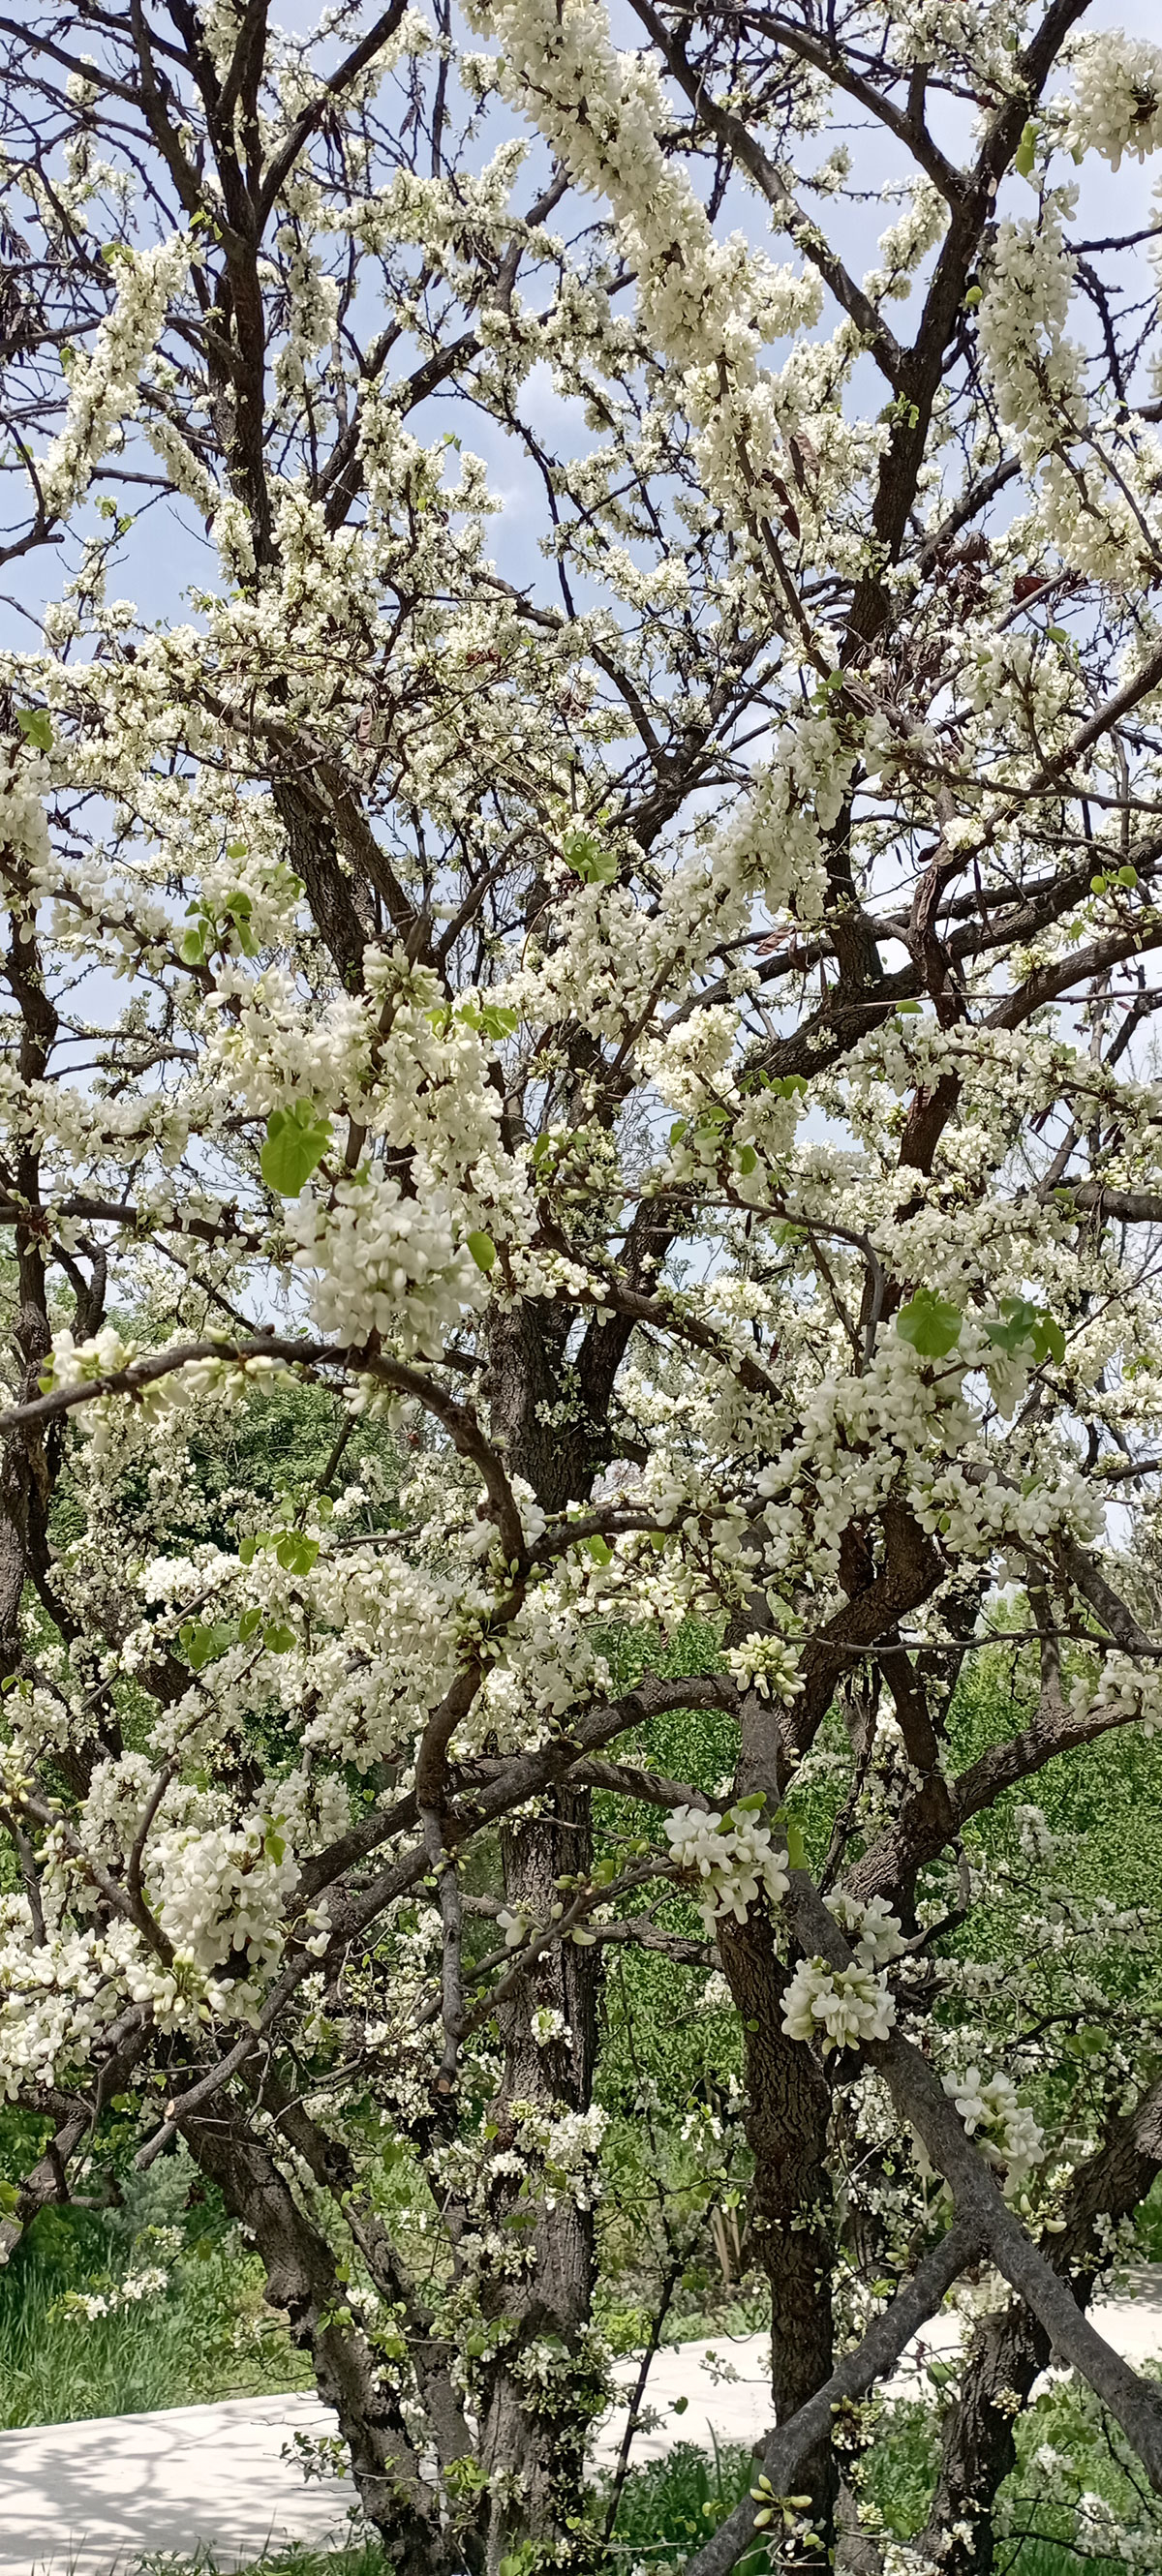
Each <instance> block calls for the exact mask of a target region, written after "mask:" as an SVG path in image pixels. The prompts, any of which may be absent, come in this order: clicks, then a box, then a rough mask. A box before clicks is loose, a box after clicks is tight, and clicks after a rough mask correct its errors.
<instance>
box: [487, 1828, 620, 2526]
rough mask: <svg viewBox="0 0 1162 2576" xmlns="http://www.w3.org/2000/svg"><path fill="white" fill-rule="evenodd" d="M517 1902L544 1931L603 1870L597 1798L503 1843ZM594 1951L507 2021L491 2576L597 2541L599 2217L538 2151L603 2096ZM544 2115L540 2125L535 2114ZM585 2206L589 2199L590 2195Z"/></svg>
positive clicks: (559, 1959)
mask: <svg viewBox="0 0 1162 2576" xmlns="http://www.w3.org/2000/svg"><path fill="white" fill-rule="evenodd" d="M503 1848H504V1879H505V1891H506V1896H507V1901H508V1903H509V1905H510V1906H512V1907H513V1908H514V1909H515V1908H516V1907H518V1906H523V1907H526V1908H527V1909H528V1911H529V1913H530V1914H531V1915H532V1916H534V1917H535V1918H536V1919H538V1920H540V1921H544V1920H545V1919H546V1918H547V1916H548V1914H549V1913H550V1911H551V1908H552V1906H553V1905H554V1904H555V1903H556V1902H557V1901H558V1898H557V1890H556V1882H557V1880H558V1878H561V1877H566V1876H568V1877H571V1876H572V1875H573V1874H574V1873H575V1872H577V1871H579V1870H580V1871H584V1870H585V1869H586V1868H587V1867H588V1865H589V1862H590V1860H591V1858H592V1841H591V1830H590V1821H589V1795H588V1792H587V1791H583V1790H576V1789H568V1788H561V1789H559V1790H558V1791H557V1792H556V1793H555V1795H554V1797H553V1799H552V1802H551V1805H550V1806H549V1807H548V1808H547V1809H546V1810H545V1811H544V1812H543V1813H542V1814H540V1815H539V1816H536V1817H534V1818H532V1819H529V1820H525V1819H521V1820H519V1821H517V1822H515V1823H513V1824H511V1825H509V1826H508V1827H507V1828H506V1830H505V1833H504V1837H503ZM598 1956H599V1953H598V1952H597V1951H596V1950H595V1949H588V1948H585V1949H578V1948H577V1947H576V1946H575V1944H573V1943H570V1942H564V1943H561V1944H560V1945H558V1946H557V1947H555V1948H552V1949H548V1950H546V1951H544V1952H543V1953H542V1954H541V1956H540V1958H539V1959H538V1961H537V1964H536V1968H535V1970H534V1971H533V1972H532V1973H531V1974H530V1976H529V1977H527V1978H526V1979H523V1980H522V1981H521V1983H520V1985H519V1986H518V1987H517V1988H516V1990H515V1992H514V1994H513V1996H512V1998H511V2000H510V2002H509V2004H508V2005H507V2007H506V2008H505V2011H504V2019H503V2036H504V2044H505V2070H504V2084H503V2089H502V2093H501V2098H500V2101H499V2103H498V2105H497V2114H496V2116H497V2136H496V2140H495V2147H496V2152H497V2154H498V2156H499V2157H501V2158H507V2157H508V2156H509V2155H512V2154H515V2156H516V2157H517V2158H519V2159H520V2162H521V2165H522V2166H523V2170H518V2171H517V2172H515V2173H510V2172H503V2173H501V2174H500V2175H498V2177H497V2181H496V2184H495V2186H494V2189H493V2192H492V2195H491V2214H492V2218H493V2222H494V2224H495V2226H496V2227H497V2228H498V2229H499V2230H501V2231H503V2232H504V2233H505V2234H506V2235H507V2236H508V2238H509V2240H510V2244H511V2252H510V2254H509V2256H508V2261H507V2267H506V2270H505V2271H503V2272H501V2271H499V2270H491V2271H490V2272H489V2274H487V2275H486V2276H485V2278H484V2281H483V2282H482V2287H481V2305H482V2308H483V2311H484V2314H485V2316H486V2317H487V2318H489V2319H490V2320H493V2321H496V2320H499V2319H500V2318H504V2319H505V2321H506V2323H507V2327H508V2334H507V2338H506V2340H505V2342H504V2344H503V2346H502V2347H501V2349H500V2351H499V2353H498V2355H497V2358H496V2362H495V2365H494V2368H493V2370H492V2372H491V2375H490V2381H489V2385H488V2390H487V2396H486V2401H485V2405H484V2409H483V2414H482V2424H481V2458H482V2462H483V2465H484V2467H485V2468H486V2470H487V2471H488V2473H489V2475H490V2477H492V2478H493V2480H494V2481H495V2486H494V2491H493V2494H492V2496H491V2499H490V2512H489V2524H488V2556H487V2567H488V2576H495V2571H496V2569H497V2568H498V2566H499V2564H500V2560H501V2558H502V2556H503V2555H504V2554H505V2551H506V2550H507V2549H509V2548H511V2547H512V2545H513V2544H514V2542H517V2541H519V2540H520V2539H521V2538H522V2537H523V2536H524V2535H525V2534H526V2533H531V2534H533V2535H535V2537H536V2538H537V2539H538V2540H539V2541H541V2542H551V2543H553V2544H555V2546H556V2547H557V2549H558V2552H559V2553H560V2554H559V2559H558V2563H560V2564H569V2565H573V2566H579V2565H581V2564H582V2563H583V2562H584V2559H585V2554H586V2548H587V2542H586V2540H585V2536H584V2535H582V2534H579V2533H577V2532H575V2531H571V2529H570V2524H571V2522H572V2521H573V2519H574V2518H575V2516H576V2512H577V2504H578V2498H579V2495H580V2491H581V2485H582V2480H583V2472H584V2458H585V2443H586V2438H587V2434H588V2430H589V2414H588V2412H587V2407H586V2400H587V2397H590V2396H591V2397H592V2400H593V2403H594V2405H596V2404H597V2403H599V2400H600V2375H599V2374H596V2373H595V2374H593V2375H592V2377H590V2376H589V2374H588V2373H587V2369H586V2361H585V2351H584V2344H585V2335H586V2329H587V2327H588V2322H589V2306H590V2298H591V2294H592V2286H593V2213H592V2210H591V2209H590V2208H587V2207H585V2206H583V2205H581V2202H579V2201H578V2199H577V2198H576V2197H575V2195H574V2193H573V2191H572V2190H571V2189H570V2188H568V2187H566V2188H565V2189H564V2190H561V2189H560V2187H557V2188H554V2187H553V2184H552V2181H551V2178H550V2179H549V2180H548V2181H546V2178H545V2177H544V2175H543V2172H542V2170H541V2169H540V2160H539V2158H538V2157H537V2155H536V2153H535V2150H534V2149H533V2146H532V2134H533V2131H534V2129H535V2126H536V2120H537V2115H538V2114H539V2115H540V2116H541V2118H543V2119H551V2118H553V2117H556V2116H559V2115H560V2113H561V2112H562V2111H564V2112H584V2111H586V2110H587V2109H588V2108H589V2104H590V2102H591V2099H592V2092H593V2068H594V2060H595V2054H596V1998H597V1974H598V1970H597V1960H598ZM544 2007H547V2008H548V2009H549V2010H550V2011H552V2012H553V2013H555V2014H558V2015H559V2016H560V2017H561V2021H562V2022H563V2025H564V2027H563V2028H562V2029H559V2030H558V2031H557V2033H556V2035H555V2036H554V2037H552V2038H551V2039H550V2040H549V2041H548V2042H547V2043H546V2042H544V2041H541V2040H538V2038H537V2035H536V2030H535V2027H534V2014H535V2013H536V2012H537V2011H538V2010H540V2009H542V2008H544ZM530 2113H531V2114H532V2115H533V2116H532V2120H531V2121H530V2118H529V2114H530ZM582 2198H584V2195H583V2196H582ZM537 2345H542V2346H544V2347H546V2349H547V2351H548V2352H549V2354H552V2353H554V2352H556V2353H557V2354H558V2355H560V2356H562V2357H563V2354H564V2353H567V2354H569V2355H570V2356H571V2360H570V2364H569V2367H568V2371H567V2374H564V2375H561V2376H558V2375H557V2374H556V2373H555V2372H554V2371H553V2369H552V2367H551V2364H550V2369H549V2375H548V2376H547V2377H536V2376H531V2375H529V2374H530V2364H531V2362H532V2359H533V2347H534V2346H537Z"/></svg>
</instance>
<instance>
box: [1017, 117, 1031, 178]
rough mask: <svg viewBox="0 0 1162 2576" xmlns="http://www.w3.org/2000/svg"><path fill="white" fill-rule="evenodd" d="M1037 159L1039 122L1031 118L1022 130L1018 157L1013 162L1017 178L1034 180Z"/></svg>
mask: <svg viewBox="0 0 1162 2576" xmlns="http://www.w3.org/2000/svg"><path fill="white" fill-rule="evenodd" d="M1036 158H1037V120H1036V118H1035V117H1032V116H1031V117H1030V118H1029V122H1028V124H1027V125H1026V126H1025V127H1024V128H1023V130H1022V134H1021V140H1020V142H1019V144H1018V145H1017V151H1016V156H1015V159H1014V161H1013V168H1014V170H1015V171H1016V173H1017V177H1018V178H1019V179H1031V178H1032V176H1033V164H1034V162H1035V160H1036Z"/></svg>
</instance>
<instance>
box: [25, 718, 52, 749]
mask: <svg viewBox="0 0 1162 2576" xmlns="http://www.w3.org/2000/svg"><path fill="white" fill-rule="evenodd" d="M16 721H17V724H18V725H19V727H20V730H21V733H22V734H23V736H24V739H25V741H26V742H30V743H31V744H32V746H33V749H34V750H35V751H51V750H52V720H51V717H50V716H49V713H48V709H47V707H17V710H16Z"/></svg>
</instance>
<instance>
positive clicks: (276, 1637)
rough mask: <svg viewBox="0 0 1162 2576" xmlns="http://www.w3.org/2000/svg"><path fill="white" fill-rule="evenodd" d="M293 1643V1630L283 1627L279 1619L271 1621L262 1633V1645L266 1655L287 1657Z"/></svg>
mask: <svg viewBox="0 0 1162 2576" xmlns="http://www.w3.org/2000/svg"><path fill="white" fill-rule="evenodd" d="M294 1641H295V1632H294V1629H293V1628H287V1627H284V1626H283V1623H282V1621H281V1620H279V1619H272V1620H271V1621H270V1624H269V1626H268V1627H267V1628H266V1629H264V1631H263V1638H262V1642H263V1645H264V1646H265V1647H266V1649H267V1651H268V1653H269V1654H272V1655H289V1653H290V1650H291V1647H292V1646H293V1644H294Z"/></svg>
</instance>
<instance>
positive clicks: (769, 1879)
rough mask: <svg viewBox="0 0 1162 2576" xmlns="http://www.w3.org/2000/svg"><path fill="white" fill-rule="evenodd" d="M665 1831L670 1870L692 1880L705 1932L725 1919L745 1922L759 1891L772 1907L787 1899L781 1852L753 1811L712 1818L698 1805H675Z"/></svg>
mask: <svg viewBox="0 0 1162 2576" xmlns="http://www.w3.org/2000/svg"><path fill="white" fill-rule="evenodd" d="M665 1830H666V1840H667V1842H668V1843H669V1846H670V1852H671V1855H672V1858H673V1861H674V1864H675V1867H676V1868H677V1869H678V1870H680V1871H681V1872H682V1874H683V1876H687V1877H691V1878H693V1879H694V1880H695V1881H696V1884H697V1893H698V1910H699V1912H700V1914H701V1916H702V1920H703V1922H704V1924H705V1926H706V1929H707V1931H708V1932H709V1931H712V1930H713V1927H714V1925H715V1923H716V1922H717V1921H719V1920H720V1919H721V1918H723V1917H727V1916H729V1917H731V1918H733V1920H734V1921H735V1922H736V1923H745V1921H746V1918H747V1914H748V1912H749V1910H750V1908H751V1906H752V1905H754V1904H756V1903H757V1901H758V1897H759V1893H760V1890H761V1891H762V1892H763V1894H764V1895H765V1896H766V1898H767V1900H768V1902H769V1903H770V1904H771V1905H778V1904H779V1903H780V1902H781V1900H782V1898H783V1897H784V1896H785V1895H786V1893H787V1888H788V1885H789V1880H788V1877H787V1854H786V1849H785V1847H784V1848H783V1849H780V1848H779V1847H778V1845H777V1844H776V1843H775V1841H774V1839H773V1837H772V1833H771V1828H770V1826H769V1825H764V1824H763V1823H762V1821H761V1816H760V1813H759V1810H758V1809H757V1808H748V1807H747V1806H745V1805H742V1806H735V1807H730V1808H728V1809H727V1811H726V1813H725V1815H715V1814H714V1813H713V1812H712V1811H708V1810H707V1809H705V1808H702V1807H674V1808H673V1809H672V1810H671V1812H670V1814H669V1815H668V1816H667V1817H666V1827H665Z"/></svg>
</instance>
